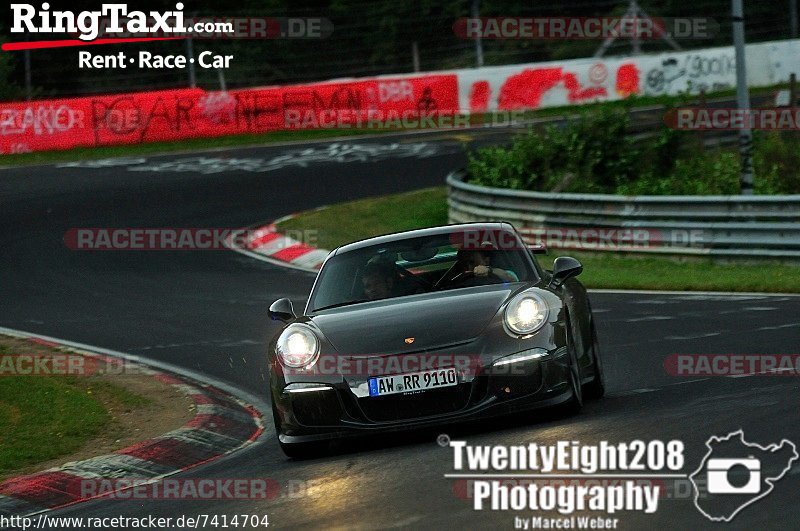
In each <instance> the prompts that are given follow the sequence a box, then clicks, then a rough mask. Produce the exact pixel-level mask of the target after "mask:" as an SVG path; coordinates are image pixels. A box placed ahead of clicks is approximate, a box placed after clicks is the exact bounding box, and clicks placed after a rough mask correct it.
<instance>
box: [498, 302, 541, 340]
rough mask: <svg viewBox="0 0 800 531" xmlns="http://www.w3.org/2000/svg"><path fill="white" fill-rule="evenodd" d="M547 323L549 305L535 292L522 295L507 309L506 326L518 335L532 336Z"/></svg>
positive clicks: (509, 304) (510, 303)
mask: <svg viewBox="0 0 800 531" xmlns="http://www.w3.org/2000/svg"><path fill="white" fill-rule="evenodd" d="M546 322H547V305H546V304H545V302H544V300H543V299H542V298H541V297H540V296H538V295H536V294H535V293H533V292H530V291H526V292H523V293H520V294H519V295H517V296H516V297H514V298H513V299H512V300H511V302H509V303H508V306H507V307H506V325H508V328H509V329H510V330H511V331H512V332H514V333H516V334H519V335H523V336H525V335H528V334H532V333H534V332H536V331H537V330H539V329H540V328H541V327H542V326H543V325H544V324H545V323H546Z"/></svg>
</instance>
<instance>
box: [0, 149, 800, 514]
mask: <svg viewBox="0 0 800 531" xmlns="http://www.w3.org/2000/svg"><path fill="white" fill-rule="evenodd" d="M393 141H395V140H388V139H378V140H374V141H369V142H367V141H358V140H348V141H347V142H346V143H348V144H358V145H364V144H370V143H373V144H375V143H377V144H381V145H386V144H389V143H391V142H393ZM399 142H400V143H401V144H404V143H418V142H425V143H426V144H430V145H434V146H436V148H435V149H432V150H429V151H425V152H424V155H423V156H418V155H419V154H417V155H408V156H406V155H402V154H401V152H398V151H396V152H395V153H394V154H393V153H392V152H391V150H388V151H386V152H385V153H383V154H381V155H374V153H375V151H374V150H372V151H370V150H367V152H368V153H372V155H370V154H366V155H364V156H363V157H359V156H355V158H352V157H351V158H347V157H344V158H343V160H342V161H337V160H334V159H335V157H333V158H331V157H328V160H326V159H325V157H324V156H320V157H317V158H316V159H313V160H305V161H297V160H294V161H292V162H290V163H287V164H283V163H282V162H281V163H280V164H277V163H276V162H275V157H278V156H281V155H282V154H283V153H285V152H286V150H287V149H294V148H285V147H272V148H260V149H256V148H254V149H249V150H237V151H232V152H218V153H213V154H203V155H186V156H184V155H170V156H164V157H148V159H147V161H146V164H151V165H152V164H153V163H154V162H155V163H165V162H166V163H169V164H167V165H166V166H164V165H163V164H162V166H160V167H158V168H156V169H154V170H147V171H131V169H130V168H132V167H134V166H139V165H142V164H145V163H142V162H140V161H137V162H136V163H135V164H133V165H130V166H124V165H123V166H113V167H103V168H71V167H60V168H59V167H55V166H46V167H30V168H17V169H2V170H0V204H1V206H2V208H0V223H1V224H2V230H0V245H2V253H0V256H1V257H2V258H0V279H2V282H1V283H0V306H1V307H2V311H0V326H5V327H9V328H16V329H20V330H27V331H31V332H36V333H41V334H45V335H50V336H54V337H58V338H63V339H68V340H72V341H78V342H83V343H87V344H92V345H97V346H100V347H105V348H111V349H116V350H120V351H124V352H130V353H133V354H138V355H142V356H146V357H148V358H151V359H156V360H161V361H166V362H169V363H172V364H175V365H179V366H183V367H187V368H191V369H193V370H199V371H201V372H203V373H206V374H209V375H211V376H213V377H214V378H217V379H221V380H224V381H227V382H229V383H231V384H233V385H236V386H238V387H240V388H243V389H245V390H247V391H248V392H251V393H255V394H261V395H263V396H265V397H266V389H265V381H266V377H267V376H266V372H265V371H266V364H265V356H264V350H265V348H266V343H267V342H268V340H269V338H270V337H271V336H272V335H273V334H274V333H275V331H276V329H277V327H276V325H275V324H272V323H270V322H269V321H268V320H267V318H266V313H267V307H268V306H269V304H270V303H271V302H272V301H273V300H274V299H276V298H278V297H281V296H289V297H291V298H292V299H293V300H294V301H295V302H301V301H303V300H304V297H305V296H306V294H307V292H308V290H309V288H310V286H311V282H312V281H313V275H311V274H307V273H303V272H299V271H291V270H286V269H282V268H279V267H276V266H273V265H270V264H267V263H263V262H259V261H256V260H253V259H250V258H247V257H243V256H240V255H238V254H235V253H233V252H226V251H203V252H188V251H181V252H169V251H154V252H77V251H71V250H69V249H68V248H67V247H66V246H65V245H64V242H63V236H64V233H65V232H66V231H67V230H68V229H70V228H75V227H230V228H236V227H241V226H245V225H249V224H252V223H254V222H258V221H268V220H271V219H275V218H278V217H280V216H283V215H286V214H289V213H292V212H295V211H298V210H304V209H308V208H313V207H316V206H320V205H324V204H329V203H333V202H337V201H342V200H347V199H352V198H356V197H365V196H371V195H377V194H384V193H392V192H398V191H404V190H411V189H415V188H420V187H424V186H433V185H438V184H441V183H443V180H444V176H445V174H446V173H447V172H448V171H449V170H451V169H454V168H456V167H459V166H462V165H463V163H464V155H463V151H462V148H461V146H460V144H459V142H458V141H457V139H454V138H452V137H451V136H448V135H441V136H436V137H427V138H426V139H420V138H417V139H412V138H407V137H406V138H403V139H401V140H399ZM319 146H323V147H324V146H325V144H319ZM197 157H205V158H214V159H223V160H222V162H220V160H216V162H213V161H212V162H209V161H206V162H205V163H204V164H205V167H208V165H209V164H211V165H214V164H216V165H217V166H220V165H221V167H222V170H219V171H217V169H215V170H212V171H209V172H207V173H198V172H197V171H188V170H187V171H174V170H175V168H176V167H177V166H176V165H175V164H174V162H173V161H175V160H177V159H180V160H185V159H196V158H197ZM254 158H255V159H259V160H262V159H263V160H265V161H267V162H268V163H269V164H272V166H270V167H269V168H267V169H265V168H264V167H263V164H264V163H263V162H260V163H255V164H256V166H257V168H256V170H254V166H253V164H254V163H252V162H251V163H250V164H249V166H248V164H247V163H231V159H241V160H243V159H254ZM269 161H272V162H269ZM187 164H188V163H187ZM192 164H194V166H191V168H193V170H196V169H197V166H196V164H197V162H196V161H194V162H193V163H192ZM259 164H262V166H258V165H259ZM276 164H277V165H278V167H275V166H276ZM170 168H172V170H170ZM591 299H592V304H593V307H594V310H595V312H596V317H597V321H598V333H599V337H600V344H601V347H602V350H603V354H604V360H605V365H606V377H607V380H608V397H607V398H606V399H604V400H602V401H599V402H590V403H588V404H587V406H586V407H585V409H584V412H582V413H581V415H580V416H577V417H572V418H559V417H554V416H552V415H547V414H543V413H542V414H538V413H537V414H531V415H529V416H527V417H524V418H512V419H505V420H503V421H498V422H497V423H494V424H491V425H487V424H486V423H483V424H482V425H480V426H474V425H467V426H459V427H456V428H448V429H447V430H441V431H447V433H449V434H450V435H451V436H454V437H455V436H459V437H464V438H466V440H468V441H469V442H470V443H472V444H527V443H529V442H538V443H555V442H556V441H558V440H580V441H582V442H597V441H600V440H608V441H610V442H620V441H629V440H632V439H643V440H649V439H662V440H669V439H681V440H683V441H684V442H685V443H686V458H687V464H686V467H685V469H684V471H685V472H687V473H690V472H692V471H693V470H694V469H695V468H696V467H697V465H698V464H699V463H700V462H701V459H702V457H703V455H704V454H705V447H704V443H705V441H706V440H707V439H708V438H709V437H710V436H711V435H725V434H727V433H728V432H731V431H734V430H736V429H739V428H741V429H743V430H744V434H745V437H746V438H747V439H748V440H749V441H752V442H758V443H761V444H767V443H770V442H778V441H779V440H780V439H782V438H788V439H790V440H792V441H795V442H796V443H800V427H799V426H798V423H797V411H798V390H799V389H800V382H798V380H797V378H796V377H791V376H785V377H775V376H754V377H745V378H712V379H697V378H685V377H674V376H670V375H668V374H667V372H666V371H665V369H664V358H665V357H666V356H668V355H670V354H731V353H739V354H798V353H800V352H798V349H799V348H800V347H799V346H800V298H798V297H782V296H777V297H761V296H744V295H742V296H707V295H692V294H683V295H663V294H658V295H655V294H619V293H593V294H592V296H591ZM265 414H266V415H267V417H269V412H268V411H267V412H265ZM268 420H270V419H268ZM437 433H438V432H428V433H418V434H413V435H410V436H408V437H403V438H398V437H396V436H395V437H392V438H391V439H389V440H385V439H378V440H365V441H363V442H361V443H359V444H358V445H357V447H353V446H352V445H348V448H339V449H338V451H336V452H334V454H333V455H331V456H327V457H323V458H319V459H314V460H310V461H303V462H293V461H289V460H287V459H286V458H285V457H284V456H283V454H282V453H281V452H280V450H279V448H278V445H277V443H276V442H275V440H274V431H273V430H272V428H271V426H270V428H269V430H268V435H267V436H266V437H264V438H262V442H260V443H259V444H257V445H255V446H253V447H251V448H249V449H248V450H245V451H243V452H241V453H238V454H235V455H233V456H231V457H229V458H226V459H224V460H221V461H218V462H216V463H213V464H211V465H209V466H206V467H202V468H199V469H196V470H194V471H192V472H190V473H188V474H187V476H189V477H224V478H239V477H244V478H247V477H262V478H272V479H275V480H276V481H278V482H279V483H280V484H281V487H282V492H281V495H280V496H279V497H278V498H277V499H274V500H255V501H254V500H241V501H210V502H209V501H202V502H200V501H184V502H175V501H146V502H143V501H137V502H131V501H119V500H105V501H103V500H101V501H95V502H90V503H86V504H82V505H80V506H76V507H73V508H70V509H67V510H62V511H59V514H63V515H74V516H116V515H128V516H144V515H147V514H152V515H160V516H173V517H175V516H180V515H181V514H186V515H196V514H214V513H216V514H223V513H224V514H229V515H233V514H235V513H240V514H241V513H249V514H254V513H255V514H268V515H269V519H270V523H271V524H272V526H274V527H280V528H285V527H347V528H351V527H353V528H386V527H413V528H419V527H425V528H428V527H440V528H450V527H466V528H478V527H484V526H488V525H494V526H501V527H503V528H508V527H512V526H513V517H514V515H516V514H525V515H527V516H529V515H530V513H528V512H525V511H522V512H517V511H509V512H501V511H497V512H493V511H490V510H485V511H482V512H476V511H474V510H473V509H472V506H471V503H470V502H469V501H468V500H465V499H463V495H462V494H463V489H462V488H461V487H463V485H459V484H458V483H457V482H454V480H452V479H445V478H444V477H443V475H444V474H447V473H450V472H452V463H453V456H452V451H451V450H449V449H443V448H440V447H439V446H438V445H437V444H436V443H435V437H436V435H437ZM797 470H798V467H796V468H795V469H794V470H793V472H794V473H791V472H790V474H789V475H788V476H787V477H786V478H784V479H783V480H781V481H780V482H779V483H778V484H777V486H776V489H775V491H774V492H773V493H771V494H770V495H769V496H767V497H766V498H764V499H762V500H760V501H759V502H758V503H757V504H756V505H754V506H753V507H750V508H749V509H748V510H745V511H744V512H742V513H741V514H740V515H738V516H737V517H736V519H735V520H734V521H733V522H732V523H731V524H728V525H727V526H728V527H731V528H767V527H769V528H777V527H783V528H788V527H792V526H793V525H796V523H795V522H794V517H793V516H792V514H793V510H794V509H795V507H796V502H795V500H796V492H797V491H798V489H800V474H798V473H797ZM552 516H557V514H555V513H554V514H553V515H552ZM614 516H616V517H619V518H620V528H639V527H642V526H645V525H657V526H659V527H667V526H669V527H681V528H684V527H691V528H701V527H706V526H708V527H710V526H711V523H710V522H709V521H707V520H705V519H704V518H703V516H702V515H701V514H700V513H699V512H698V511H697V510H696V508H695V507H694V506H693V504H692V501H691V499H689V498H684V499H676V500H671V499H668V500H663V501H662V502H661V503H660V504H659V510H658V512H657V513H656V514H653V515H643V514H638V513H622V514H619V515H614Z"/></svg>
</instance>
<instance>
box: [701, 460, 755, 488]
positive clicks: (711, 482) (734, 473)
mask: <svg viewBox="0 0 800 531" xmlns="http://www.w3.org/2000/svg"><path fill="white" fill-rule="evenodd" d="M706 468H707V469H708V473H707V474H708V475H707V476H706V477H707V481H708V485H707V489H708V493H709V494H758V493H759V492H761V461H759V460H758V459H755V458H754V457H752V456H750V457H748V458H746V459H709V460H708V464H707V465H706ZM740 478H746V481H744V482H741V481H737V480H738V479H740Z"/></svg>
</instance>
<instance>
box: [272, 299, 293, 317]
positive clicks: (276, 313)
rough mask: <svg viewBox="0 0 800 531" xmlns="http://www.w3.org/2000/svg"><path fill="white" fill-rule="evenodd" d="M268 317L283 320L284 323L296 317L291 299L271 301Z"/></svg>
mask: <svg viewBox="0 0 800 531" xmlns="http://www.w3.org/2000/svg"><path fill="white" fill-rule="evenodd" d="M269 318H270V319H272V320H273V321H283V322H284V323H287V322H289V321H292V320H294V319H297V316H296V315H295V313H294V306H292V301H290V300H289V299H287V298H283V299H278V300H276V301H275V302H273V303H272V304H271V305H270V307H269Z"/></svg>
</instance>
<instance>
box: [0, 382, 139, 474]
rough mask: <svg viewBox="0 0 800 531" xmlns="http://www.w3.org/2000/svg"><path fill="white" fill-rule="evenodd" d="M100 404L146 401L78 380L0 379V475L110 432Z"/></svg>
mask: <svg viewBox="0 0 800 531" xmlns="http://www.w3.org/2000/svg"><path fill="white" fill-rule="evenodd" d="M104 400H110V401H112V402H113V403H116V404H120V405H123V406H125V407H129V408H133V407H140V406H143V405H146V404H148V403H149V402H150V401H149V399H147V398H145V397H142V396H139V395H137V394H134V393H131V392H130V391H128V390H127V389H124V388H121V387H118V386H115V385H111V384H109V383H106V382H92V381H87V380H86V378H80V377H60V376H53V377H42V376H5V377H0V475H5V474H8V473H10V472H13V471H16V470H22V469H25V468H26V467H29V466H32V465H36V464H37V463H41V462H44V461H48V460H50V459H55V458H58V457H60V456H64V455H68V454H70V453H73V452H75V451H77V450H78V449H80V448H81V447H82V446H84V445H85V444H86V443H87V442H88V441H89V440H91V439H92V438H93V437H96V436H97V435H99V434H100V433H103V431H104V430H107V429H109V426H110V424H111V423H112V418H111V416H110V414H109V412H108V411H107V410H106V407H105V406H104V405H103V401H104Z"/></svg>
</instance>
